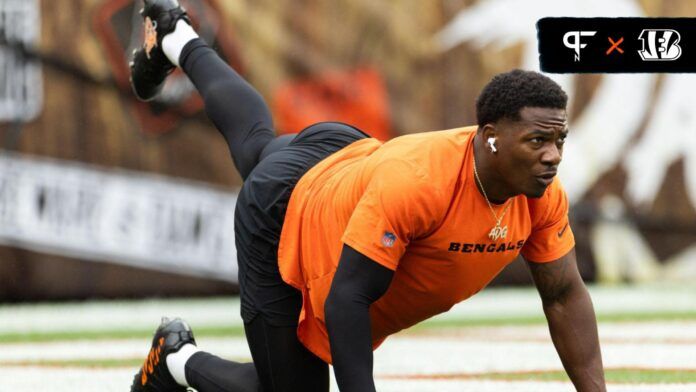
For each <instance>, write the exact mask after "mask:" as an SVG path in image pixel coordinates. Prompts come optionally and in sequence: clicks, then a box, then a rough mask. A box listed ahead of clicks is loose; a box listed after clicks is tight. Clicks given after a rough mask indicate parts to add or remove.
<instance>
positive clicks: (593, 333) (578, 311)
mask: <svg viewBox="0 0 696 392" xmlns="http://www.w3.org/2000/svg"><path fill="white" fill-rule="evenodd" d="M527 263H528V264H529V268H530V270H531V272H532V277H533V279H534V283H535V285H536V287H537V290H538V291H539V294H540V295H541V300H542V304H543V306H544V313H545V314H546V319H547V320H548V324H549V330H550V331H551V339H552V340H553V344H554V346H556V351H557V352H558V355H559V356H560V358H561V362H563V367H564V368H565V370H566V372H567V373H568V376H569V377H570V379H571V380H572V382H573V384H574V385H575V388H576V389H577V390H578V391H606V385H605V381H604V368H603V366H602V354H601V352H600V348H599V338H598V336H597V319H596V317H595V313H594V308H593V306H592V300H591V299H590V295H589V293H588V291H587V288H586V287H585V284H584V282H583V281H582V278H581V277H580V272H579V271H578V266H577V261H576V258H575V248H573V249H571V250H570V252H568V253H567V254H566V255H565V256H562V257H560V258H559V259H556V260H554V261H551V262H547V263H535V262H533V261H531V260H527Z"/></svg>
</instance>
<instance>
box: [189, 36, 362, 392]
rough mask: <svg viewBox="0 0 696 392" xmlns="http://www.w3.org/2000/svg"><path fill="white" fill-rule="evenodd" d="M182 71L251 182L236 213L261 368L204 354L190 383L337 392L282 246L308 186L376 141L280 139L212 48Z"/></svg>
mask: <svg viewBox="0 0 696 392" xmlns="http://www.w3.org/2000/svg"><path fill="white" fill-rule="evenodd" d="M180 64H181V67H182V69H183V70H184V71H185V72H186V74H187V75H188V77H189V78H190V79H191V81H192V82H193V83H194V85H195V86H196V88H197V89H198V91H199V93H200V94H201V96H202V97H203V100H204V102H205V110H206V113H207V115H208V117H209V118H210V119H211V121H212V122H213V123H214V124H215V126H216V127H217V129H218V130H219V131H220V132H221V133H222V135H223V136H224V137H225V140H226V141H227V143H228V145H229V148H230V152H231V154H232V159H233V161H234V164H235V166H236V167H237V169H238V171H239V173H240V174H241V176H242V178H243V179H244V180H245V182H244V186H243V187H242V190H241V192H240V195H239V198H238V201H237V206H236V210H235V241H236V247H237V258H238V264H239V283H240V295H241V305H242V318H243V319H244V328H245V332H246V337H247V341H248V343H249V348H250V351H251V354H252V358H253V360H254V363H253V364H240V363H236V362H232V361H227V360H223V359H221V358H218V357H216V356H214V355H212V354H209V353H204V352H199V353H196V354H194V355H193V356H192V357H191V359H190V360H189V361H188V362H187V364H186V378H187V381H188V382H189V384H190V386H191V387H193V388H196V389H197V390H198V391H199V392H208V391H232V392H234V391H240V392H241V391H259V390H262V391H264V392H278V391H303V392H313V391H317V392H325V391H328V389H329V370H328V365H327V364H326V363H325V362H323V361H322V360H321V359H319V358H318V357H317V356H315V355H314V354H312V353H311V352H310V351H309V350H307V349H306V348H305V347H304V346H303V345H302V344H301V343H300V342H299V340H298V338H297V333H296V329H297V320H298V316H299V313H300V309H301V307H302V296H301V294H300V292H299V291H298V290H296V289H295V288H293V287H291V286H289V285H287V284H286V283H285V282H283V281H282V279H281V277H280V273H279V271H278V263H277V249H278V241H279V237H280V229H281V228H282V222H283V219H284V217H285V210H286V208H287V203H288V201H289V198H290V194H291V192H292V190H293V188H294V186H295V184H296V183H297V181H298V180H299V178H300V177H301V176H302V175H303V174H304V173H305V172H306V171H307V170H309V169H310V168H311V167H312V166H314V165H315V164H316V163H318V162H319V161H320V160H322V159H324V158H325V157H327V156H328V155H330V154H332V153H333V152H336V151H338V150H340V149H341V148H343V147H345V146H346V145H348V144H350V143H352V142H354V141H356V140H359V139H363V138H366V137H368V135H366V134H364V133H363V132H361V131H359V130H357V129H356V128H354V127H351V126H348V125H345V124H339V123H320V124H315V125H313V126H311V127H308V128H307V129H305V130H303V131H302V132H300V134H298V135H297V136H296V137H295V136H281V137H278V138H275V136H274V131H273V121H272V119H271V115H270V111H269V109H268V107H267V105H266V104H265V102H264V100H263V98H262V97H261V96H260V95H259V94H258V92H256V90H254V88H253V87H252V86H251V85H249V84H248V83H247V82H246V81H245V80H244V79H243V78H242V77H241V76H239V75H238V74H237V73H236V72H235V71H234V70H232V69H231V68H230V67H229V66H228V65H227V64H226V63H225V62H223V61H222V60H221V59H220V58H219V57H218V55H217V54H216V53H215V52H214V51H213V50H212V49H211V48H209V47H208V46H207V45H206V44H205V43H204V42H203V41H202V40H200V39H196V40H193V41H191V42H189V43H188V44H187V45H186V46H185V47H184V49H183V51H182V53H181V56H180Z"/></svg>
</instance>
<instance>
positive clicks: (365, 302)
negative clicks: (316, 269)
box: [324, 159, 447, 392]
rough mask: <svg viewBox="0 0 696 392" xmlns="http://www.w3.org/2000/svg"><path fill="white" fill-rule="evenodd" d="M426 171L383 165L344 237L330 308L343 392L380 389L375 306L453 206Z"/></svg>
mask: <svg viewBox="0 0 696 392" xmlns="http://www.w3.org/2000/svg"><path fill="white" fill-rule="evenodd" d="M441 199H443V197H442V193H441V192H440V190H439V189H438V187H437V186H436V185H434V184H433V181H431V179H430V178H429V176H428V175H427V172H425V171H424V170H423V169H422V168H421V167H419V166H418V165H415V164H413V163H411V162H407V161H404V160H398V159H394V160H389V161H385V162H382V163H381V164H380V165H379V167H377V168H376V169H375V170H374V172H373V173H372V174H371V178H370V182H369V184H368V185H367V187H366V189H365V190H364V192H363V194H362V197H361V199H360V200H359V202H358V204H357V205H356V206H355V209H354V210H353V213H352V215H351V218H350V220H349V222H348V225H347V227H346V229H345V232H344V233H343V237H342V241H343V243H344V246H343V249H342V252H341V256H340V259H339V263H338V266H337V270H336V274H335V275H334V278H333V281H332V283H331V289H330V291H329V295H328V297H327V300H326V302H325V304H324V315H325V322H326V329H327V331H328V334H329V342H330V344H331V356H332V358H333V365H334V373H335V374H336V381H337V382H338V386H339V388H340V390H341V391H342V392H351V391H357V392H365V391H374V390H375V385H374V380H373V376H372V360H373V358H372V334H371V323H370V314H369V310H370V305H371V304H372V303H374V302H375V301H377V300H378V299H379V298H380V297H381V296H382V295H383V294H384V293H385V292H386V291H387V289H388V287H389V284H390V282H391V280H392V277H393V275H394V271H395V270H396V269H397V267H398V264H399V261H400V260H401V257H402V256H403V254H404V252H405V251H406V247H407V246H408V244H409V243H410V241H412V240H413V239H416V238H419V237H420V236H422V235H426V234H427V233H429V232H430V231H432V230H433V228H434V227H437V225H438V223H439V222H440V220H441V219H442V217H443V216H444V214H445V211H446V208H447V203H444V202H442V201H441Z"/></svg>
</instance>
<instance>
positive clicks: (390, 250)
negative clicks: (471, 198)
mask: <svg viewBox="0 0 696 392" xmlns="http://www.w3.org/2000/svg"><path fill="white" fill-rule="evenodd" d="M445 209H446V206H444V207H443V197H442V193H441V192H440V191H439V190H438V187H437V185H436V184H433V183H432V181H430V180H429V178H428V176H427V175H425V173H424V172H423V170H422V169H420V168H418V167H417V166H416V165H415V164H413V163H410V162H408V161H402V160H390V161H386V162H383V163H382V164H380V166H379V167H378V168H376V169H375V171H374V172H373V174H372V178H371V179H370V181H369V183H368V185H367V187H366V189H365V192H364V193H363V195H362V197H361V198H360V200H359V201H358V204H357V205H356V207H355V209H354V210H353V213H352V214H351V217H350V219H349V221H348V225H347V227H346V229H345V231H344V233H343V237H342V241H343V243H344V244H346V245H348V246H350V247H351V248H353V249H355V250H357V251H358V252H360V253H362V254H363V255H365V256H367V257H369V258H370V259H372V260H374V261H376V262H378V263H380V264H381V265H383V266H385V267H387V268H389V269H391V270H395V269H396V268H397V266H398V263H399V260H400V259H401V256H402V255H403V254H404V252H405V251H406V247H407V246H408V244H409V242H411V241H412V240H414V239H417V238H419V237H421V236H425V235H427V234H428V233H430V232H431V231H432V230H434V229H435V228H436V227H437V224H438V223H439V222H440V221H441V220H442V216H443V215H444V211H445Z"/></svg>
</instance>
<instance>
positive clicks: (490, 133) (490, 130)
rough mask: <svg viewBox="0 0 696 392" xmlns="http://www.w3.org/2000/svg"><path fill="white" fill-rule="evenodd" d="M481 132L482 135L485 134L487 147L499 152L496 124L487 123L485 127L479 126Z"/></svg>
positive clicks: (484, 138) (484, 139)
mask: <svg viewBox="0 0 696 392" xmlns="http://www.w3.org/2000/svg"><path fill="white" fill-rule="evenodd" d="M479 132H480V133H481V136H483V141H484V143H485V144H486V148H487V149H488V150H489V151H490V152H492V153H494V154H495V153H496V152H498V146H497V144H496V143H497V141H498V130H497V129H496V127H495V124H490V123H489V124H485V125H484V126H483V127H480V128H479Z"/></svg>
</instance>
